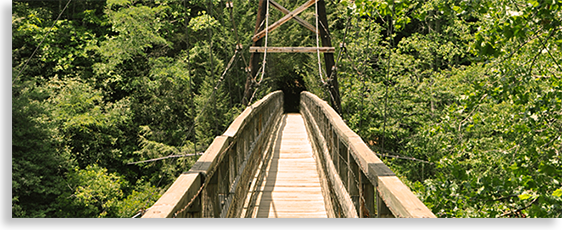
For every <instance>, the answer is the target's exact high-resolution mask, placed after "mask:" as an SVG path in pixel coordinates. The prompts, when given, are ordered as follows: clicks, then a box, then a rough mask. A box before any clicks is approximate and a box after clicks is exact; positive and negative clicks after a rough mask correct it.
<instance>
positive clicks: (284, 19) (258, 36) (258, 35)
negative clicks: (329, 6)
mask: <svg viewBox="0 0 562 230" xmlns="http://www.w3.org/2000/svg"><path fill="white" fill-rule="evenodd" d="M317 1H318V0H309V1H308V2H306V3H305V4H303V5H301V6H299V7H298V8H297V9H295V10H293V11H291V12H289V14H287V15H285V16H284V17H282V18H281V19H279V21H277V22H275V23H273V24H271V26H268V28H267V32H268V33H270V32H271V31H273V30H274V29H276V28H277V27H279V26H281V25H283V24H284V23H285V22H287V21H289V20H291V18H294V17H295V16H297V15H298V14H300V13H301V12H303V11H304V10H306V9H307V8H308V7H310V6H312V4H314V3H316V2H317ZM265 32H266V29H264V30H262V31H260V32H258V33H256V34H255V35H254V36H253V37H252V40H253V41H254V42H255V41H257V40H260V39H261V38H263V37H264V36H265Z"/></svg>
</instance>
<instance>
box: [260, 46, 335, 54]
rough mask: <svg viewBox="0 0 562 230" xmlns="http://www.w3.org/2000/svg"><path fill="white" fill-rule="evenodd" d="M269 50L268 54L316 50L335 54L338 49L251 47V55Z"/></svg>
mask: <svg viewBox="0 0 562 230" xmlns="http://www.w3.org/2000/svg"><path fill="white" fill-rule="evenodd" d="M266 50H267V52H268V53H316V50H318V51H320V52H322V53H334V52H335V51H336V48H334V47H318V48H316V47H261V46H252V47H250V53H264V52H265V51H266Z"/></svg>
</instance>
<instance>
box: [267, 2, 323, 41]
mask: <svg viewBox="0 0 562 230" xmlns="http://www.w3.org/2000/svg"><path fill="white" fill-rule="evenodd" d="M269 2H270V3H271V5H273V7H275V8H276V9H278V10H279V11H281V12H283V13H284V14H289V13H291V11H289V10H287V9H286V8H285V7H283V6H282V5H280V4H279V3H277V2H275V1H273V0H269ZM293 19H295V21H297V22H298V23H299V24H301V25H302V26H304V27H306V28H307V29H309V30H310V31H312V32H313V33H315V34H316V33H318V31H316V28H314V26H313V25H311V24H310V23H308V22H307V21H305V20H304V19H302V18H300V17H299V16H296V15H295V17H294V18H293Z"/></svg>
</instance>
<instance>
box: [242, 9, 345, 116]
mask: <svg viewBox="0 0 562 230" xmlns="http://www.w3.org/2000/svg"><path fill="white" fill-rule="evenodd" d="M267 1H269V3H270V4H271V5H272V6H273V7H274V8H276V9H278V10H280V11H281V12H283V13H284V14H285V16H284V17H282V18H281V19H279V20H278V21H277V22H275V23H273V24H271V27H269V28H268V31H267V32H271V31H272V30H274V29H276V28H277V27H278V26H280V25H281V24H283V23H285V22H287V21H289V20H291V19H293V20H295V21H297V22H298V23H299V24H301V25H303V26H304V27H306V28H307V29H309V30H311V31H312V32H314V33H319V34H318V35H319V39H320V41H321V42H322V47H320V48H318V49H317V48H316V47H263V40H264V39H263V37H264V34H265V33H266V29H261V27H262V25H263V23H265V22H264V21H265V19H266V7H267V6H266V4H267ZM315 3H316V4H317V11H318V12H317V13H318V21H319V23H320V24H321V25H322V26H318V30H319V31H316V28H315V27H314V26H312V25H310V23H308V22H306V21H305V20H303V19H302V18H300V17H298V14H299V13H301V12H302V11H304V10H305V9H307V8H308V7H310V6H312V5H313V4H315ZM252 41H253V43H252V47H250V53H251V54H250V64H249V65H250V66H249V71H250V75H249V76H248V77H247V79H246V84H245V86H244V101H243V102H242V103H243V104H247V103H249V102H250V100H251V96H252V94H253V91H254V90H255V89H252V87H253V86H254V83H255V81H254V77H255V76H257V74H258V72H259V70H260V60H261V59H262V58H261V57H262V56H261V55H263V52H264V51H265V50H266V49H267V52H276V53H304V52H317V50H318V51H319V52H322V53H324V64H325V67H326V68H325V70H324V71H325V73H326V76H328V79H327V82H326V84H327V88H328V91H329V93H330V98H329V102H330V105H331V106H332V108H334V110H335V111H336V112H337V113H339V114H340V115H341V114H342V110H341V99H340V92H339V83H338V78H337V71H336V69H337V68H336V64H335V61H334V51H335V48H334V47H332V42H331V38H330V31H329V28H328V18H327V16H326V3H325V1H324V0H308V1H307V2H306V3H304V4H303V5H301V6H300V7H298V8H297V9H295V10H293V11H289V10H287V9H285V8H284V7H283V6H281V5H280V4H279V3H277V2H275V1H274V0H260V1H259V6H258V13H257V17H256V25H255V29H254V36H252ZM319 61H320V60H319Z"/></svg>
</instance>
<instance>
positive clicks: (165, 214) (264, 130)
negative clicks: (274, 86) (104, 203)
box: [142, 91, 283, 218]
mask: <svg viewBox="0 0 562 230" xmlns="http://www.w3.org/2000/svg"><path fill="white" fill-rule="evenodd" d="M282 113H283V93H282V92H281V91H275V92H273V93H270V94H268V95H266V96H265V97H264V98H263V99H261V100H259V101H258V102H256V103H254V104H253V105H251V106H249V107H247V108H246V109H245V110H244V111H243V112H242V114H240V116H238V117H237V118H236V119H235V120H234V121H233V122H232V124H231V125H230V126H229V127H228V129H227V130H226V131H225V132H224V134H223V135H221V136H218V137H216V138H215V139H214V140H213V143H212V144H211V145H210V146H209V148H207V150H206V151H205V153H204V154H203V155H202V156H201V157H200V158H199V160H197V162H196V163H195V164H194V165H193V167H191V169H190V170H189V171H188V172H185V173H183V174H181V175H180V176H179V177H178V178H177V179H176V181H175V182H174V183H173V184H172V186H171V187H170V188H169V189H168V190H167V191H166V192H165V193H164V194H163V195H162V197H160V199H159V200H158V201H157V202H156V203H155V204H154V205H153V206H152V207H151V208H150V209H149V210H148V211H147V212H146V213H145V214H144V215H143V217H142V218H173V217H239V216H240V215H241V213H242V211H243V205H244V201H245V199H246V197H247V193H248V189H247V185H248V183H249V182H250V180H251V179H252V178H253V176H254V174H255V172H256V169H257V167H258V165H259V163H260V160H261V154H263V152H265V151H267V148H269V145H268V139H269V138H267V137H268V136H269V134H270V133H271V132H272V131H273V130H274V129H276V128H277V127H278V124H279V122H280V119H281V116H282Z"/></svg>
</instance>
